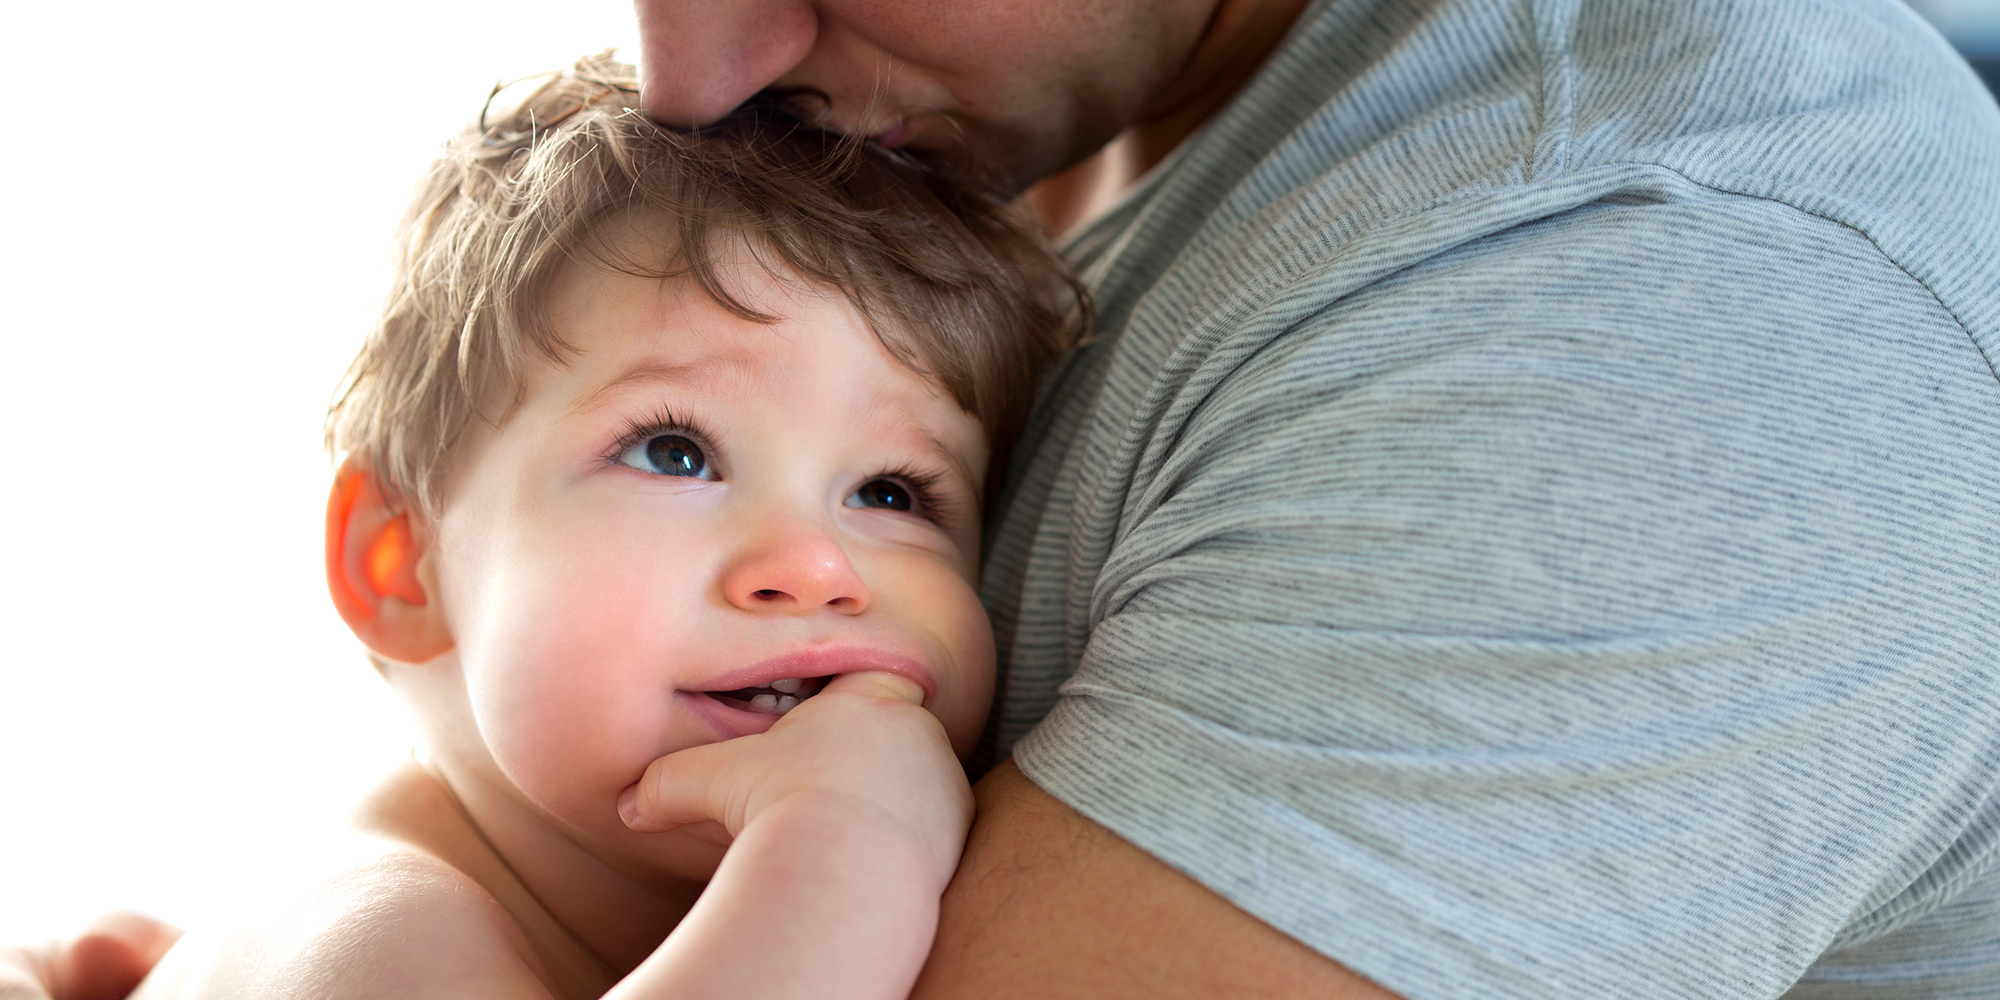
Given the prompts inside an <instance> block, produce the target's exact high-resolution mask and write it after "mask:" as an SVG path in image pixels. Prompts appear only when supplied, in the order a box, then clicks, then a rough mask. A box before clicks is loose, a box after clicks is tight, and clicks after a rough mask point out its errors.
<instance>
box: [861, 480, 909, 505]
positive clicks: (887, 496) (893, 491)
mask: <svg viewBox="0 0 2000 1000" xmlns="http://www.w3.org/2000/svg"><path fill="white" fill-rule="evenodd" d="M850 505H851V506H855V507H874V508H877V509H880V510H904V511H906V510H911V509H913V508H914V507H915V506H916V499H915V498H914V497H912V496H911V495H910V489H909V487H907V486H904V485H903V484H902V483H899V482H897V481H895V480H893V479H871V480H869V481H868V482H867V483H866V484H864V485H863V486H862V487H861V488H860V489H859V490H856V491H855V493H854V502H852V503H851V504H850Z"/></svg>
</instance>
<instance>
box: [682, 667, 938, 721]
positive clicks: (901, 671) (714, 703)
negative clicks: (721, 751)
mask: <svg viewBox="0 0 2000 1000" xmlns="http://www.w3.org/2000/svg"><path fill="white" fill-rule="evenodd" d="M871 671H880V672H883V673H892V674H897V675H900V676H903V677H907V678H909V679H910V680H912V681H915V682H916V683H917V684H918V686H920V687H922V688H923V689H924V702H925V703H926V704H929V702H930V700H931V699H932V698H935V697H936V696H937V680H936V678H935V677H934V676H933V675H932V673H931V670H930V668H929V667H927V666H925V665H924V664H923V663H921V662H920V661H918V660H916V659H914V658H912V657H909V656H904V655H902V654H900V653H892V652H889V651H887V650H883V649H870V648H864V647H852V646H843V647H834V648H827V649H815V650H807V651H803V652H798V653H788V654H785V655H783V656H775V657H772V658H771V659H768V660H765V661H763V662H761V663H758V664H755V665H753V666H749V667H744V668H743V669H741V670H733V671H730V672H729V673H727V674H723V675H722V676H720V677H717V678H714V679H713V680H710V681H707V682H705V683H703V684H702V686H701V687H699V688H682V689H681V690H679V691H678V692H676V697H678V698H680V699H681V700H682V701H683V702H684V703H685V704H686V705H687V706H688V707H689V709H690V710H692V711H693V712H694V713H695V715H696V716H698V717H700V718H701V719H703V720H705V721H706V722H707V723H708V724H709V726H710V728H711V729H713V730H714V731H715V733H716V735H717V737H719V738H721V739H725V740H727V739H735V738H736V737H738V736H752V735H755V734H757V733H761V732H764V731H765V730H767V729H770V728H771V727H772V726H773V725H775V724H776V723H777V721H778V719H780V718H782V717H783V715H784V713H785V712H787V711H790V710H791V708H793V707H796V706H797V704H798V702H796V701H795V702H793V703H792V704H791V705H785V704H784V701H783V700H784V699H785V698H787V697H790V698H796V699H798V701H804V700H805V699H806V698H809V697H811V696H812V695H814V694H818V693H819V690H820V689H821V688H823V687H825V686H826V683H827V682H828V681H830V680H832V679H833V678H834V677H837V676H839V675H841V674H858V673H867V672H871ZM791 681H797V682H799V683H798V687H797V689H796V690H794V691H786V690H784V688H786V687H790V686H791V685H790V683H789V682H791ZM759 695H764V696H767V697H769V698H770V701H769V702H768V703H759V702H758V701H757V698H758V696H759Z"/></svg>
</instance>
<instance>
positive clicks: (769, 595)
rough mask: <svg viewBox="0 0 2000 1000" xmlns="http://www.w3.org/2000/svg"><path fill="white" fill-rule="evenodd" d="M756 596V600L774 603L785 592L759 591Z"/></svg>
mask: <svg viewBox="0 0 2000 1000" xmlns="http://www.w3.org/2000/svg"><path fill="white" fill-rule="evenodd" d="M756 596H757V599H758V600H760V601H775V600H777V599H778V598H780V597H783V596H785V592H784V591H782V590H760V591H758V592H757V595H756Z"/></svg>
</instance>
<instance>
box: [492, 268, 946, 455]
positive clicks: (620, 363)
mask: <svg viewBox="0 0 2000 1000" xmlns="http://www.w3.org/2000/svg"><path fill="white" fill-rule="evenodd" d="M735 263H736V266H734V267H733V268H732V269H731V271H730V272H729V278H730V280H732V282H733V286H732V288H731V291H732V293H734V294H735V295H737V296H738V297H739V298H740V299H741V300H742V301H743V302H745V303H746V304H747V305H749V306H751V307H752V308H755V309H757V310H758V311H760V312H762V313H765V314H766V315H767V316H768V317H770V318H771V320H772V321H771V322H763V321H760V320H757V319H751V318H746V317H744V316H740V315H738V314H736V313H733V312H731V311H730V310H728V309H727V308H725V307H724V306H722V304H721V303H719V302H717V301H716V300H715V298H714V297H713V296H711V295H710V294H708V292H707V291H706V290H704V289H703V288H701V287H700V285H699V284H698V283H697V282H695V281H694V280H692V279H689V278H685V277H668V278H658V277H652V276H644V275H635V274H631V273H628V272H624V271H621V270H618V269H616V268H614V267H611V266H608V265H606V264H602V263H592V262H578V263H577V264H574V265H572V266H571V267H570V268H569V269H568V271H567V272H566V273H565V274H564V275H563V276H562V278H561V279H560V280H558V281H557V283H556V285H555V287H554V288H553V289H552V295H551V300H550V310H549V316H550V321H551V323H552V325H553V326H554V328H555V331H556V332H557V333H558V335H560V336H561V337H562V339H563V341H564V342H565V343H567V344H569V345H570V347H571V348H572V349H573V353H572V354H571V356H570V357H569V358H568V360H567V361H566V363H563V364H560V365H546V366H543V367H542V369H541V370H540V371H539V372H538V373H537V375H536V376H535V377H532V378H530V380H529V384H528V387H527V388H528V392H529V395H530V397H535V396H541V397H544V398H543V399H542V403H543V404H544V405H545V406H546V405H550V404H553V405H554V406H559V407H560V408H561V410H562V411H564V413H566V414H568V415H582V414H586V413H589V412H592V411H595V410H600V409H604V408H607V407H616V406H619V405H627V404H633V403H643V402H645V401H647V400H650V399H655V398H681V399H690V400H699V401H706V402H709V403H715V404H730V405H736V404H761V405H764V406H766V407H767V408H772V409H775V410H782V411H785V412H788V413H790V414H792V415H793V416H794V417H795V418H796V419H815V418H826V419H842V420H850V421H857V422H859V423H860V424H862V425H865V426H869V427H873V428H879V429H882V430H885V431H887V430H897V429H905V428H907V429H909V430H911V431H913V432H915V433H918V434H920V435H926V436H928V438H930V439H935V440H936V441H937V442H939V444H940V445H941V446H944V447H946V448H948V450H951V451H955V452H956V451H966V452H970V451H973V450H977V451H980V452H983V450H984V448H985V442H984V435H983V433H982V432H981V431H980V430H979V427H978V423H977V421H976V420H974V419H973V418H972V417H971V416H970V415H969V414H966V413H965V412H964V411H963V410H962V409H961V408H960V407H959V406H958V404H957V403H956V402H955V401H954V400H953V399H952V397H951V396H950V394H949V393H947V392H946V391H945V390H943V389H942V388H941V387H940V386H938V385H936V384H934V383H933V382H931V381H930V380H928V379H926V378H924V377H923V376H921V375H919V374H918V373H916V372H914V371H912V370H911V369H910V368H908V367H906V366H905V365H904V364H902V363H901V362H900V361H898V360H897V359H896V358H895V357H894V356H893V355H892V354H891V353H890V352H889V351H888V349H887V348H886V347H885V346H883V344H882V342H881V339H880V338H879V337H877V336H876V335H875V332H874V331H873V329H872V328H871V327H870V326H869V324H868V321H867V319H866V318H865V317H864V316H863V315H862V314H861V312H860V311H859V310H858V309H856V308H855V307H854V305H853V303H851V302H849V301H848V300H847V298H846V297H845V296H842V295H841V294H839V293H838V292H836V291H833V290H831V289H824V288H819V287H816V286H813V285H811V284H808V283H806V282H804V281H802V280H800V279H797V278H794V277H790V276H786V275H782V274H776V273H773V272H771V271H766V270H762V269H760V268H757V267H755V266H754V265H751V264H748V263H745V262H740V261H739V262H735Z"/></svg>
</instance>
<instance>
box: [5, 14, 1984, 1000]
mask: <svg viewBox="0 0 2000 1000" xmlns="http://www.w3.org/2000/svg"><path fill="white" fill-rule="evenodd" d="M638 11H639V18H640V25H641V30H642V47H643V60H642V61H643V64H644V73H643V75H644V81H645V88H644V98H645V101H646V104H647V107H648V108H649V110H650V111H651V112H652V113H653V114H655V115H656V116H658V117H660V118H661V119H663V120H665V121H668V122H670V123H674V124H680V125H688V126H695V125H700V124H702V123H704V122H706V121H709V120H711V119H713V118H715V117H716V116H718V115H720V114H722V113H723V112H724V111H726V110H727V109H729V108H730V107H732V106H734V105H735V104H736V103H738V102H740V101H741V100H742V99H744V98H746V97H748V96H750V95H751V94H752V93H754V92H756V91H758V90H760V89H765V88H773V89H777V90H780V91H783V92H786V93H789V94H791V95H793V97H794V99H796V100H797V101H799V102H800V103H801V105H802V106H805V107H807V108H809V109H811V110H813V111H814V112H816V113H818V114H821V115H823V116H824V119H825V120H826V122H827V123H829V124H830V125H832V126H833V127H836V128H841V129H845V130H849V131H855V132H861V133H865V134H868V135H871V136H873V137H875V138H876V139H877V140H878V141H881V142H884V143H886V144H891V145H902V144H908V145H914V146H922V147H930V148H935V149H939V150H942V151H945V152H947V153H950V154H952V155H954V156H956V157H958V158H959V159H960V160H961V161H962V162H963V164H964V165H965V166H966V168H967V169H968V170H970V171H972V172H974V173H975V174H977V175H978V176H980V177H982V178H984V179H985V180H986V181H987V182H988V183H990V184H993V185H996V186H998V187H1001V188H1003V189H1007V190H1020V189H1025V188H1027V187H1028V186H1029V185H1031V184H1033V183H1035V182H1036V181H1041V182H1042V184H1041V186H1040V187H1038V188H1035V189H1034V190H1033V191H1032V192H1030V196H1031V198H1032V199H1033V204H1034V205H1035V206H1036V208H1037V210H1038V211H1040V212H1041V213H1042V214H1043V215H1044V217H1045V219H1048V220H1050V221H1051V223H1052V225H1054V226H1056V227H1067V226H1069V225H1073V224H1077V223H1079V222H1080V223H1081V226H1080V228H1079V229H1077V231H1076V232H1075V234H1074V235H1073V236H1072V237H1071V238H1070V244H1069V248H1070V253H1071V255H1072V257H1073V259H1075V260H1076V261H1077V263H1078V265H1079V267H1080V269H1081V270H1082V273H1083V274H1084V276H1085V278H1086V281H1087V282H1088V284H1089V285H1090V287H1091V289H1092V292H1093V294H1094V296H1095V299H1096V304H1097V307H1098V310H1099V316H1100V329H1101V336H1100V337H1099V338H1098V340H1097V341H1096V342H1095V343H1094V344H1093V345H1091V346H1090V347H1088V348H1086V349H1085V350H1084V351H1083V352H1081V353H1080V354H1079V355H1078V356H1077V357H1076V358H1075V359H1073V360H1072V361H1071V362H1070V363H1069V364H1068V365H1067V366H1066V367H1065V368H1064V369H1063V371H1062V372H1061V373H1060V374H1059V376H1058V377H1057V378H1056V379H1055V380H1054V381H1053V383H1052V385H1051V387H1050V389H1049V395H1048V396H1047V397H1046V401H1045V403H1044V405H1043V406H1042V407H1041V410H1040V412H1039V414H1038V416H1037V417H1036V418H1035V420H1034V421H1033V423H1032V425H1031V427H1030V428H1029V432H1028V435H1027V437H1026V439H1025V440H1024V441H1023V442H1022V444H1021V446H1020V448H1019V449H1018V450H1017V452H1016V455H1015V462H1014V472H1013V474H1012V475H1011V476H1010V477H1009V481H1008V483H1007V484H1006V487H1005V492H1004V494H1003V501H1002V507H1001V508H1000V511H1001V512H1000V515H999V518H998V521H997V523H996V525H995V528H994V531H995V534H994V541H993V544H992V553H991V556H990V559H989V566H988V569H987V579H986V586H985V590H986V593H985V596H986V599H987V601H988V603H989V605H990V606H991V607H992V609H993V611H994V613H995V625H996V630H997V632H998V635H999V640H1000V644H1001V652H1002V661H1003V665H1004V669H1005V670H1006V671H1007V672H1008V673H1007V678H1006V689H1005V690H1006V693H1005V696H1004V699H1003V704H1002V705H1001V707H1000V710H999V712H998V713H997V718H996V720H995V722H994V724H993V725H992V727H991V729H990V731H989V733H988V746H989V749H990V752H991V755H992V756H993V757H994V758H995V759H999V758H1002V757H1004V756H1005V755H1006V754H1007V753H1009V752H1010V751H1011V753H1012V757H1011V759H1007V760H1004V761H1003V762H1002V763H1000V764H999V765H998V766H997V767H995V768H994V769H993V771H992V772H991V773H989V774H988V775H987V776H986V777H985V778H984V779H983V780H982V781H981V782H980V784H979V787H978V791H979V794H980V808H981V812H980V818H979V820H978V823H977V825H976V826H975V827H974V830H973V833H972V837H971V840H970V842H969V845H968V848H967V852H966V855H965V861H964V863H963V865H962V867H961V869H960V871H959V875H958V877H957V879H956V880H955V881H954V883H953V885H952V888H951V890H950V891H949V892H948V894H947V897H946V900H945V911H944V917H943V923H942V926H941V928H940V934H939V941H938V944H937V947H936V948H935V950H934V951H933V954H932V957H931V964H930V967H929V968H928V970H927V972H926V974H925V976H924V978H923V980H922V981H921V983H920V984H919V988H918V991H917V995H918V996H921V997H926V998H930V997H940V998H942V997H989V996H990V997H1001V996H1052V997H1063V996H1076V997H1118V996H1134V997H1137V996H1146V997H1223V996H1228V997H1245V996H1274V997H1275V996H1316V997H1318V996H1332V997H1384V996H1397V995H1400V996H1407V997H1411V998H1415V1000H1432V998H1456V997H1473V996H1478V997H1610V996H1616V997H1684V996H1715V997H1774V996H1779V995H1785V996H1790V997H1795V998H1820V997H1827V998H1831V997H1848V996H1856V997H1859V996H1890V995H1893V996H1911V997H1957V996H1965V997H1971V996H1992V995H1996V993H2000V949H1996V948H1995V947H1994V942H1995V941H1996V940H2000V864H1996V863H1995V862H1996V861H2000V777H1997V776H2000V722H1997V721H1996V719H2000V714H1996V711H1995V709H1996V705H2000V673H1996V672H1995V671H1994V670H1993V669H1992V667H1991V664H1993V663H1994V662H2000V659H1997V658H1996V654H2000V648H1996V646H1997V645H2000V643H1996V638H1995V637H1996V635H2000V631H1996V629H1994V628H1993V625H1994V624H1995V623H1996V620H2000V578H1996V576H1995V572H1994V570H1993V567H1995V566H2000V537H1996V533H1995V531H1994V529H1993V525H1994V524H1996V523H2000V493H1996V491H1994V490H1993V489H1992V488H1991V486H1990V484H1991V483H1992V482H1994V481H1996V480H1995V479H1994V474H1995V473H1996V472H2000V379H1996V376H1995V372H1994V369H1993V367H1992V365H1991V363H1990V362H1989V360H1988V358H1989V357H1991V356H1992V354H1993V351H1994V350H1995V349H1996V348H2000V342H1996V341H1997V340H2000V295H1997V294H1996V290H2000V112H1996V109H1995V106H1994V104H1993V102H1992V100H1991V98H1990V97H1988V96H1987V95H1986V94H1985V93H1984V92H1983V91H1982V90H1981V89H1980V87H1979V84H1978V82H1977V80H1976V79H1975V78H1974V77H1973V76H1972V75H1971V73H1970V72H1969V71H1967V70H1966V69H1965V68H1964V66H1963V64H1962V63H1959V62H1957V61H1956V60H1955V59H1954V58H1953V57H1951V56H1950V55H1949V53H1948V51H1947V50H1946V49H1945V47H1944V46H1943V44H1942V42H1940V41H1939V40H1938V39H1937V38H1936V37H1935V35H1934V34H1932V33H1930V32H1929V31H1928V30H1927V29H1926V28H1924V27H1923V26H1922V25H1921V24H1920V23H1919V22H1917V21H1916V20H1915V19H1914V17H1912V16H1911V15H1910V14H1909V13H1908V12H1907V11H1905V10H1903V9H1902V8H1901V7H1900V6H1898V5H1896V4H1895V3H1893V2H1892V0H1831V2H1814V3H1808V2H1805V0H1601V2H1591V3H1579V2H1575V0H1569V2H1564V0H1530V2H1500V0H1321V2H1318V3H1314V4H1312V5H1311V6H1309V7H1304V8H1303V9H1302V8H1301V4H1300V3H1299V2H1298V0H1268V2H1267V0H1220V2H1216V0H1163V2H1153V3H1141V2H1138V0H1085V2H1081V3H1078V2H1061V0H1019V2H1014V3H1008V4H974V3H937V2H923V0H889V2H882V0H873V2H864V0H820V2H805V0H797V2H794V0H710V2H704V3H693V2H685V0H640V2H639V4H638ZM1107 144H1108V145H1107ZM1142 174H1143V175H1144V177H1143V178H1141V176H1140V175H1142ZM1045 178H1047V179H1046V180H1044V179H1045ZM1059 686H1060V690H1058V688H1059ZM138 947H139V946H138V945H135V946H134V948H135V949H137V948H138ZM42 957H45V958H46V957H48V956H42ZM47 978H48V977H44V980H46V979H47Z"/></svg>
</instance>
